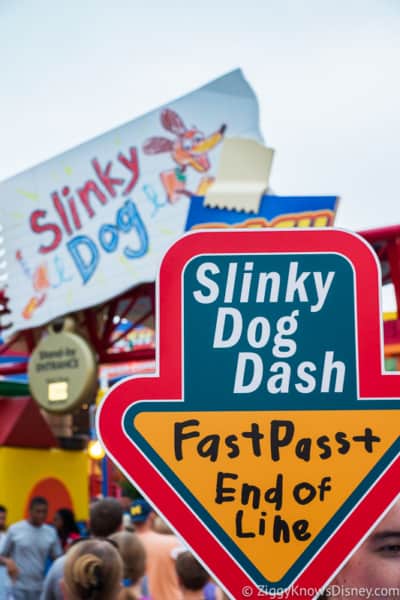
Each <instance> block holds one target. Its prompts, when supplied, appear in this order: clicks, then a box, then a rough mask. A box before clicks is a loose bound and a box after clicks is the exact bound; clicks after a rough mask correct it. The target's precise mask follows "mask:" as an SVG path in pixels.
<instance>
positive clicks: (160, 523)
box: [153, 515, 174, 535]
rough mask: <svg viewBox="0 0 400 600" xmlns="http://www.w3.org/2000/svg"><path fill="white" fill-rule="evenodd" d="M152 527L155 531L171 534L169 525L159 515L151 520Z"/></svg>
mask: <svg viewBox="0 0 400 600" xmlns="http://www.w3.org/2000/svg"><path fill="white" fill-rule="evenodd" d="M153 529H154V531H157V533H164V534H165V535H173V533H174V532H173V531H172V529H171V527H170V526H169V525H167V523H166V522H165V521H164V519H162V518H161V517H160V515H156V516H155V518H154V522H153Z"/></svg>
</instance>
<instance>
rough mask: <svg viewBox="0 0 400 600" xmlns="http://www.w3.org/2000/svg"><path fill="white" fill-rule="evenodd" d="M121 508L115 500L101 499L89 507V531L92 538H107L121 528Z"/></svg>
mask: <svg viewBox="0 0 400 600" xmlns="http://www.w3.org/2000/svg"><path fill="white" fill-rule="evenodd" d="M122 515H123V510H122V506H121V505H120V503H119V502H118V500H116V499H115V498H103V499H102V500H99V501H98V502H95V503H94V504H92V506H91V507H90V531H91V534H92V535H93V536H94V537H108V536H109V535H111V534H112V533H115V532H116V531H118V530H119V529H121V526H122Z"/></svg>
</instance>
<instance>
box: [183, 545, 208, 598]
mask: <svg viewBox="0 0 400 600" xmlns="http://www.w3.org/2000/svg"><path fill="white" fill-rule="evenodd" d="M176 572H177V574H178V578H179V580H180V582H181V584H182V585H183V587H185V588H186V589H187V590H192V591H198V590H201V589H202V588H203V587H204V586H205V584H206V583H207V581H208V580H209V579H210V575H209V574H208V573H207V571H206V570H205V568H204V567H202V565H201V564H200V563H199V562H198V561H197V560H196V559H195V557H194V556H193V554H191V553H190V552H188V551H185V552H180V553H179V554H178V556H177V557H176Z"/></svg>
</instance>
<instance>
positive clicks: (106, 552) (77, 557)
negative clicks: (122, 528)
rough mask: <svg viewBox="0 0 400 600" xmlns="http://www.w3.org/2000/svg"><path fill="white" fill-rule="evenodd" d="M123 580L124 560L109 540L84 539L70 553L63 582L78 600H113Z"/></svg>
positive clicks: (66, 561)
mask: <svg viewBox="0 0 400 600" xmlns="http://www.w3.org/2000/svg"><path fill="white" fill-rule="evenodd" d="M121 578H122V560H121V557H120V555H119V554H118V550H116V549H115V548H114V547H113V545H112V544H109V543H108V540H84V541H82V542H80V543H79V544H75V545H74V546H73V547H71V548H70V549H69V550H68V552H67V555H66V560H65V566H64V583H65V586H66V588H67V591H68V592H69V593H70V594H71V595H72V597H73V598H75V599H76V600H78V599H85V600H110V599H111V598H114V597H115V594H116V593H117V592H118V591H119V588H120V581H121Z"/></svg>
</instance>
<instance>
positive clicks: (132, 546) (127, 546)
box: [110, 531, 146, 584]
mask: <svg viewBox="0 0 400 600" xmlns="http://www.w3.org/2000/svg"><path fill="white" fill-rule="evenodd" d="M110 540H113V541H114V542H115V543H116V544H117V546H118V551H119V553H120V555H121V558H122V562H123V563H124V579H129V580H130V581H131V583H132V584H134V583H137V582H138V581H139V580H140V579H141V577H143V575H144V572H145V569H146V551H145V549H144V546H143V544H142V542H141V540H140V538H139V536H137V535H136V534H135V533H129V532H128V531H119V532H118V533H114V534H113V535H111V536H110Z"/></svg>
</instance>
